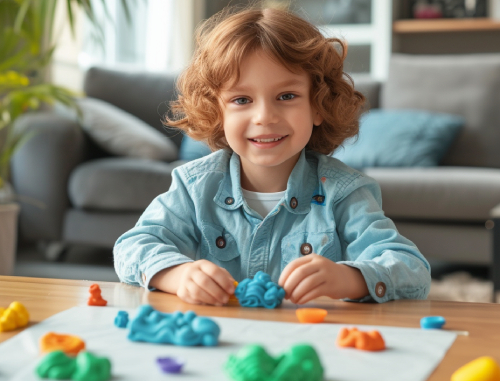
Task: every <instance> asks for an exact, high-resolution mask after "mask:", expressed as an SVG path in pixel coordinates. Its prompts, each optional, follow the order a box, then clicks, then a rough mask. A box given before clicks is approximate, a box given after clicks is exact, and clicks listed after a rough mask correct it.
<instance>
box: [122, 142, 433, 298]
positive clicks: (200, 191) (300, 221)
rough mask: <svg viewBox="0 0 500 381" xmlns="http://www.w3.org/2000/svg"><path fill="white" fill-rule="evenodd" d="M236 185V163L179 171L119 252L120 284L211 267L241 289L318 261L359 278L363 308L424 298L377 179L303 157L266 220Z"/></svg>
mask: <svg viewBox="0 0 500 381" xmlns="http://www.w3.org/2000/svg"><path fill="white" fill-rule="evenodd" d="M270 181H272V179H270ZM240 184H241V183H240V158H239V156H238V155H237V154H235V153H230V152H228V151H226V150H220V151H217V152H214V153H213V154H211V155H209V156H206V157H204V158H201V159H199V160H194V161H191V162H189V163H187V164H185V165H182V166H180V167H177V168H176V169H174V171H173V172H172V185H171V187H170V189H169V191H168V192H166V193H163V194H161V195H159V196H158V197H156V198H155V199H154V200H153V202H152V203H151V204H150V205H149V206H148V208H147V209H146V210H145V212H144V213H143V215H142V216H141V218H140V219H139V221H138V222H137V224H136V226H135V227H134V228H132V229H131V230H129V231H128V232H126V233H125V234H123V235H122V236H121V237H120V238H119V239H118V241H117V242H116V244H115V248H114V259H115V268H116V272H117V273H118V276H119V278H120V280H121V281H122V282H126V283H130V284H134V285H141V286H143V287H149V281H150V280H151V278H152V277H153V276H154V275H155V274H156V273H158V272H159V271H160V270H163V269H165V268H168V267H171V266H175V265H179V264H182V263H185V262H190V261H194V260H198V259H207V260H209V261H211V262H213V263H215V264H216V265H218V266H221V267H224V268H225V269H227V270H228V271H229V272H230V273H231V275H232V276H233V277H234V279H236V280H237V281H240V280H242V279H245V278H248V277H253V276H254V275H255V274H256V273H257V271H259V270H261V271H264V272H266V273H268V274H269V275H270V276H271V278H272V280H273V281H275V282H277V281H278V279H279V276H280V274H281V272H282V271H283V269H284V268H285V266H286V265H287V264H289V263H290V262H291V261H293V260H294V259H297V258H300V257H301V256H302V255H307V254H308V253H309V252H314V253H316V254H319V255H322V256H324V257H326V258H328V259H330V260H332V261H335V262H337V263H343V264H345V265H349V266H352V267H355V268H357V269H359V270H360V271H361V273H362V274H363V276H364V278H365V280H366V283H367V285H368V290H369V292H370V295H369V296H368V297H366V298H363V299H362V301H365V300H375V301H377V302H385V301H388V300H392V299H402V298H410V299H425V298H426V297H427V294H428V293H429V288H430V267H429V263H428V262H427V261H426V260H425V258H424V257H423V256H422V254H421V253H420V252H419V251H418V249H417V247H416V246H415V245H414V244H413V243H412V242H411V241H409V240H408V239H406V238H404V237H403V236H401V235H400V234H399V233H398V231H397V229H396V227H395V225H394V223H393V222H392V220H390V219H389V218H387V217H385V216H384V212H383V211H382V208H381V203H382V201H381V193H380V187H379V186H378V184H377V183H376V182H375V181H374V180H373V179H371V178H369V177H367V176H366V175H364V174H363V173H361V172H358V171H356V170H354V169H352V168H350V167H348V166H346V165H345V164H343V163H342V162H340V161H339V160H337V159H334V158H332V157H329V156H325V155H321V154H318V153H315V152H312V151H306V150H303V151H302V153H301V155H300V158H299V160H298V162H297V164H296V165H295V167H294V169H293V171H292V173H291V175H290V177H289V179H288V184H287V189H286V192H285V195H284V197H283V199H282V200H281V201H280V202H279V203H278V204H277V205H276V207H275V208H274V209H273V210H272V211H271V212H270V213H269V214H268V215H267V216H266V217H265V218H264V219H263V218H262V217H261V216H260V215H259V214H258V213H257V212H255V211H254V210H252V209H250V208H249V207H248V205H247V204H246V202H245V200H244V198H243V195H242V191H241V186H240Z"/></svg>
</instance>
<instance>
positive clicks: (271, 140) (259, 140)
mask: <svg viewBox="0 0 500 381" xmlns="http://www.w3.org/2000/svg"><path fill="white" fill-rule="evenodd" d="M286 136H288V135H285V136H282V137H280V138H272V139H250V140H251V141H253V142H257V143H273V142H277V141H279V140H281V139H283V138H286Z"/></svg>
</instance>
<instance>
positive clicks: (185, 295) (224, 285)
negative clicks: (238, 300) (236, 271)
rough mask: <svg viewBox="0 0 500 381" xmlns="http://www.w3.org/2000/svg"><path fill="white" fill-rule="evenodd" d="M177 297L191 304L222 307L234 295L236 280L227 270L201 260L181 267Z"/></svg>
mask: <svg viewBox="0 0 500 381" xmlns="http://www.w3.org/2000/svg"><path fill="white" fill-rule="evenodd" d="M179 267H182V270H183V271H182V273H181V275H180V279H179V287H178V289H177V296H178V297H179V298H181V299H182V300H183V301H185V302H187V303H191V304H212V305H215V306H222V305H224V304H226V303H227V302H228V300H229V296H231V295H232V294H233V293H234V289H235V287H234V279H233V277H232V276H231V274H229V272H228V271H227V270H226V269H223V268H222V267H219V266H217V265H215V264H214V263H212V262H210V261H207V260H204V259H201V260H198V261H195V262H189V263H185V264H183V265H180V266H179Z"/></svg>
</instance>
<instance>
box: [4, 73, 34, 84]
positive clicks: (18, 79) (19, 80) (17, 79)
mask: <svg viewBox="0 0 500 381" xmlns="http://www.w3.org/2000/svg"><path fill="white" fill-rule="evenodd" d="M29 84H30V80H29V79H28V77H26V76H25V75H23V74H20V73H18V72H16V71H13V70H9V71H7V72H5V73H2V74H0V85H8V86H28V85H29Z"/></svg>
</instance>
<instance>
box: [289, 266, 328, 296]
mask: <svg viewBox="0 0 500 381" xmlns="http://www.w3.org/2000/svg"><path fill="white" fill-rule="evenodd" d="M319 271H320V269H319V268H318V267H317V266H312V265H311V264H310V263H306V264H303V265H302V266H300V267H297V268H296V269H295V270H294V271H293V272H292V273H291V274H290V276H289V277H288V278H287V280H286V282H285V285H284V286H283V288H284V289H285V292H286V296H287V298H290V296H291V295H292V294H293V292H294V291H295V288H296V287H297V286H298V285H299V284H300V283H301V282H302V281H303V280H304V279H306V278H307V277H310V276H311V275H313V274H316V273H317V272H319Z"/></svg>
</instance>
